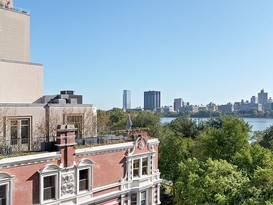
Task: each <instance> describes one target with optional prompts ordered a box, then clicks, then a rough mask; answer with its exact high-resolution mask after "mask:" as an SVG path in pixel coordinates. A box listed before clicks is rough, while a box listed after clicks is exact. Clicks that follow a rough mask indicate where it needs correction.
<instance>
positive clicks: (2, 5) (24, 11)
mask: <svg viewBox="0 0 273 205" xmlns="http://www.w3.org/2000/svg"><path fill="white" fill-rule="evenodd" d="M0 8H3V9H6V10H10V11H14V12H17V13H21V14H26V15H30V11H29V10H26V9H22V8H17V7H15V6H13V7H10V6H8V5H4V4H0Z"/></svg>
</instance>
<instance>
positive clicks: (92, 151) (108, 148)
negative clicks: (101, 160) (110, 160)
mask: <svg viewBox="0 0 273 205" xmlns="http://www.w3.org/2000/svg"><path fill="white" fill-rule="evenodd" d="M133 147H134V142H126V143H119V144H111V145H103V146H97V147H90V148H82V149H76V150H75V155H76V157H81V156H88V155H99V154H105V153H111V152H118V151H125V150H128V149H130V148H133Z"/></svg>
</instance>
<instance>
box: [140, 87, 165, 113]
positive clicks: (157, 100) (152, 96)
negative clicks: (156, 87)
mask: <svg viewBox="0 0 273 205" xmlns="http://www.w3.org/2000/svg"><path fill="white" fill-rule="evenodd" d="M160 107H161V96H160V91H146V92H144V110H152V111H156V110H157V108H160Z"/></svg>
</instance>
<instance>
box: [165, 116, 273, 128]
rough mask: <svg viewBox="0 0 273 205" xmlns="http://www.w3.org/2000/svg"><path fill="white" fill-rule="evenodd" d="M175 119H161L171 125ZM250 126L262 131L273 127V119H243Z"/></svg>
mask: <svg viewBox="0 0 273 205" xmlns="http://www.w3.org/2000/svg"><path fill="white" fill-rule="evenodd" d="M174 119H175V118H174V117H163V118H161V123H169V122H171V121H172V120H174ZM192 119H196V120H206V119H208V118H192ZM243 119H244V121H246V122H247V123H248V124H249V125H251V126H252V131H259V130H260V131H262V130H265V129H266V128H267V127H269V126H271V125H273V119H269V118H243Z"/></svg>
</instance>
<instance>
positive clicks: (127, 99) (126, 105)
mask: <svg viewBox="0 0 273 205" xmlns="http://www.w3.org/2000/svg"><path fill="white" fill-rule="evenodd" d="M122 97H123V106H122V108H123V110H128V109H131V90H123V96H122Z"/></svg>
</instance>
